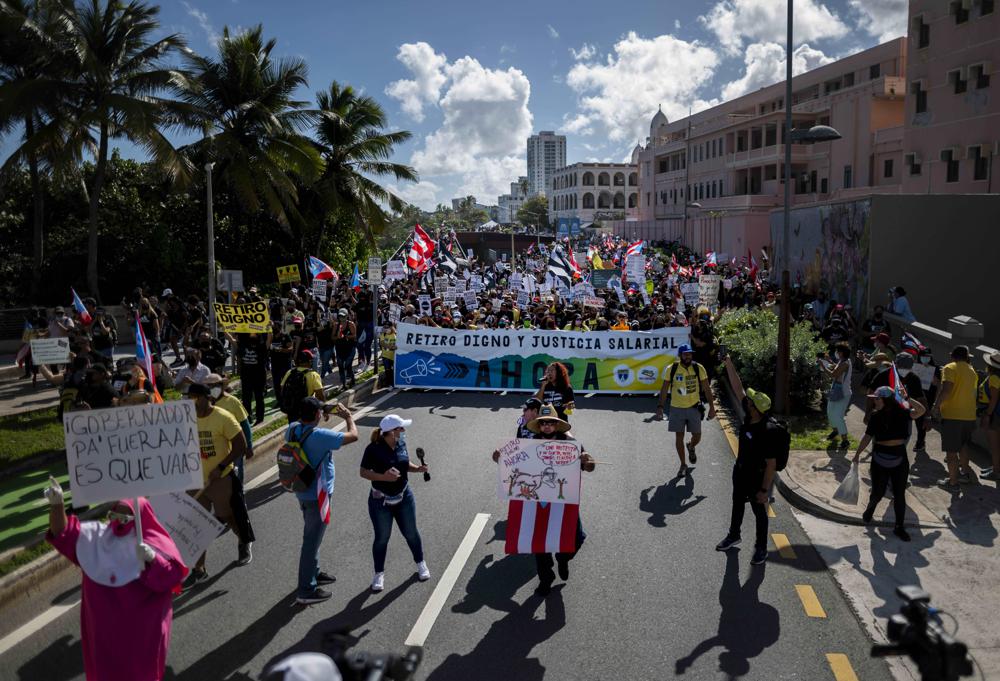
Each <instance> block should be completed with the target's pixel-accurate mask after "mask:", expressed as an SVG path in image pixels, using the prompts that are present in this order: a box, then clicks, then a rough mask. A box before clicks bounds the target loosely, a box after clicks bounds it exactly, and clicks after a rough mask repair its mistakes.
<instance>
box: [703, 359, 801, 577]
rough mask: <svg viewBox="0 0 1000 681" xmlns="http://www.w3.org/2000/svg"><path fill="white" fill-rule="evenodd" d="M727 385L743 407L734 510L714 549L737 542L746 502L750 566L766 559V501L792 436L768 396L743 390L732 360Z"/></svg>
mask: <svg viewBox="0 0 1000 681" xmlns="http://www.w3.org/2000/svg"><path fill="white" fill-rule="evenodd" d="M724 363H725V366H726V373H727V375H728V377H729V384H730V385H731V386H732V387H733V393H734V394H735V396H736V399H738V400H740V402H741V404H742V406H743V413H744V419H743V423H742V424H741V425H740V438H739V448H738V450H737V453H736V465H735V466H733V512H732V515H731V516H730V520H729V533H728V534H726V537H725V539H723V540H722V541H721V542H719V543H718V544H717V545H716V546H715V550H716V551H728V550H730V549H732V548H734V547H736V546H738V545H739V543H740V528H741V526H742V525H743V515H744V513H745V512H746V505H747V502H749V503H750V510H752V511H753V515H754V520H755V522H756V534H755V536H754V551H753V557H752V558H751V559H750V564H751V565H760V564H761V563H763V562H764V561H766V560H767V501H768V496H769V494H770V489H771V483H772V482H773V481H774V474H775V473H776V472H777V471H779V470H782V469H783V468H784V467H785V465H786V464H787V463H788V450H789V446H790V445H791V435H790V434H789V432H788V429H787V428H786V427H785V426H784V425H783V424H782V423H781V422H779V421H777V420H776V419H774V418H773V417H772V416H771V398H770V397H768V396H767V395H765V394H764V393H762V392H759V391H757V390H754V389H753V388H747V389H746V390H744V389H743V382H742V381H741V380H740V375H739V374H738V373H736V367H735V366H733V360H732V359H731V358H729V357H728V356H727V357H726V359H725V362H724Z"/></svg>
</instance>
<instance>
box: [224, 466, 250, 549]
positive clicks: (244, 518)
mask: <svg viewBox="0 0 1000 681" xmlns="http://www.w3.org/2000/svg"><path fill="white" fill-rule="evenodd" d="M229 476H230V477H231V478H232V479H233V495H232V497H230V499H229V506H230V508H232V510H233V525H235V526H236V536H238V537H239V538H240V543H241V544H249V543H250V542H252V541H254V539H255V536H254V533H253V526H252V525H250V511H249V509H247V500H246V497H244V496H243V483H242V482H240V479H239V478H238V477H237V476H236V475H235V474H234V473H230V474H229Z"/></svg>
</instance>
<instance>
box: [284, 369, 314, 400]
mask: <svg viewBox="0 0 1000 681" xmlns="http://www.w3.org/2000/svg"><path fill="white" fill-rule="evenodd" d="M293 371H305V372H306V397H313V396H315V395H316V391H317V390H319V389H320V388H322V387H323V379H321V378H320V377H319V374H317V373H316V372H315V371H313V370H312V369H308V368H305V367H295V368H294V369H289V370H288V372H287V373H286V374H285V377H284V378H282V379H281V387H285V383H286V382H287V381H288V377H289V376H291V375H292V372H293Z"/></svg>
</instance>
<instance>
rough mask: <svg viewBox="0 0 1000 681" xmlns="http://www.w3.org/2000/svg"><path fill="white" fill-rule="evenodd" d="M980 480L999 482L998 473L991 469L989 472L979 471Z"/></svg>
mask: <svg viewBox="0 0 1000 681" xmlns="http://www.w3.org/2000/svg"><path fill="white" fill-rule="evenodd" d="M979 479H980V480H992V481H993V482H1000V475H997V474H996V473H994V472H993V471H992V470H991V471H990V472H989V473H980V474H979Z"/></svg>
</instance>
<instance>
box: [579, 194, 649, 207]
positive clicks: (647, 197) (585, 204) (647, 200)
mask: <svg viewBox="0 0 1000 681" xmlns="http://www.w3.org/2000/svg"><path fill="white" fill-rule="evenodd" d="M646 205H647V206H648V205H649V192H646ZM583 206H584V208H586V207H587V202H586V201H584V202H583Z"/></svg>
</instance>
